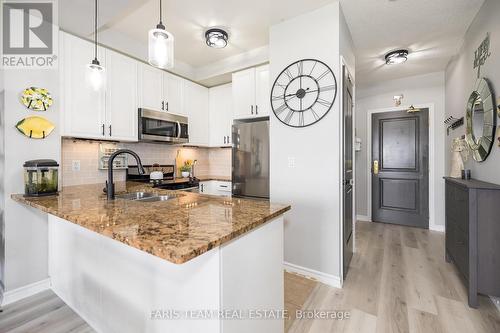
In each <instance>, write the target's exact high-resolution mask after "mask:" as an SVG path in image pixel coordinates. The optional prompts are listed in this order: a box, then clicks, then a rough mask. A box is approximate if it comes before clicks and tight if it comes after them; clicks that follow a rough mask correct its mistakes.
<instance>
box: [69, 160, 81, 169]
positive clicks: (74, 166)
mask: <svg viewBox="0 0 500 333" xmlns="http://www.w3.org/2000/svg"><path fill="white" fill-rule="evenodd" d="M71 169H72V170H73V171H80V160H73V161H71Z"/></svg>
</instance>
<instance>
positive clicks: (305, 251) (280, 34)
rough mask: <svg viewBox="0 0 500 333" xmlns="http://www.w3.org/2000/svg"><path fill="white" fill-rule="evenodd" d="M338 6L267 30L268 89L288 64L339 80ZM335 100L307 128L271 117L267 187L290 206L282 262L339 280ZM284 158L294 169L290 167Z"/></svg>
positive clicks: (337, 119)
mask: <svg viewBox="0 0 500 333" xmlns="http://www.w3.org/2000/svg"><path fill="white" fill-rule="evenodd" d="M339 11H340V7H339V3H338V2H335V3H333V4H330V5H327V6H325V7H322V8H320V9H318V10H315V11H313V12H310V13H307V14H304V15H301V16H298V17H295V18H292V19H290V20H287V21H284V22H282V23H279V24H277V25H274V26H272V27H271V32H270V50H269V51H270V74H271V76H270V77H271V84H272V83H273V82H274V79H275V78H276V77H277V76H278V74H279V73H280V72H281V71H282V70H283V68H285V67H286V66H288V65H289V64H290V63H292V62H294V61H296V60H299V59H303V58H315V59H319V60H322V61H324V62H325V63H326V64H327V65H328V66H330V68H331V69H332V70H333V71H334V73H335V76H336V77H337V81H338V80H339V79H340V78H341V76H340V60H339ZM339 100H340V98H339V97H338V96H337V99H336V102H335V104H334V105H333V107H332V109H331V110H330V112H329V113H328V115H327V116H326V117H325V118H323V119H322V120H321V121H320V122H318V123H316V124H314V125H313V126H309V127H306V128H292V127H288V126H285V125H283V124H282V123H281V122H279V120H278V119H277V118H276V117H275V116H271V117H270V120H271V121H270V133H271V138H270V140H271V184H270V195H271V200H272V201H274V202H283V203H289V204H291V205H292V210H291V211H290V213H288V214H287V216H286V217H285V262H287V263H290V264H292V265H296V266H299V267H301V268H305V269H308V270H313V271H317V272H320V273H322V274H324V275H325V276H326V277H327V278H331V279H332V280H335V279H337V280H338V279H339V277H340V272H341V271H340V265H341V260H340V259H341V258H340V241H339V239H340V198H339V196H340V195H339V194H340V192H339V189H340V163H339V161H340V159H341V157H340V153H341V150H340V148H341V147H340V145H339V142H341V140H340V102H339ZM289 158H294V159H295V166H294V167H289V166H288V160H289Z"/></svg>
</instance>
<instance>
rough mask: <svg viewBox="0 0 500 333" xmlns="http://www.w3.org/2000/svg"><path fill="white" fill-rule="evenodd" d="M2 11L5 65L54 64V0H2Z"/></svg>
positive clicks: (44, 66) (40, 66) (3, 58)
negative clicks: (26, 0)
mask: <svg viewBox="0 0 500 333" xmlns="http://www.w3.org/2000/svg"><path fill="white" fill-rule="evenodd" d="M2 12H3V13H2V65H3V67H32V68H53V67H54V61H55V60H56V58H57V57H56V56H55V54H54V51H55V49H56V48H55V45H54V44H55V43H54V42H55V37H54V36H57V34H56V32H57V29H55V23H54V18H55V15H54V3H53V2H52V1H36V0H34V1H33V0H32V1H30V2H25V1H3V4H2Z"/></svg>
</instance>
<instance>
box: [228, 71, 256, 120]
mask: <svg viewBox="0 0 500 333" xmlns="http://www.w3.org/2000/svg"><path fill="white" fill-rule="evenodd" d="M232 92H233V113H234V117H235V118H245V117H253V113H254V108H255V68H249V69H246V70H244V71H240V72H236V73H234V74H233V83H232Z"/></svg>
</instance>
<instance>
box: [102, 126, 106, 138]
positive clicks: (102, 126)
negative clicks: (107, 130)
mask: <svg viewBox="0 0 500 333" xmlns="http://www.w3.org/2000/svg"><path fill="white" fill-rule="evenodd" d="M101 128H102V136H104V135H106V134H104V124H102V126H101Z"/></svg>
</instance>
